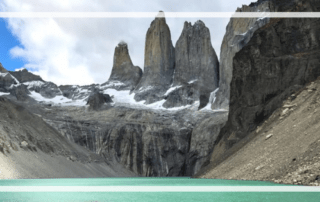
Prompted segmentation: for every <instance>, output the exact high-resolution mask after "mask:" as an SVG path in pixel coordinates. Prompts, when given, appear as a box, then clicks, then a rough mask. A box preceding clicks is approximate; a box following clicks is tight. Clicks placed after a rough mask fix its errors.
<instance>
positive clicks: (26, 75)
mask: <svg viewBox="0 0 320 202" xmlns="http://www.w3.org/2000/svg"><path fill="white" fill-rule="evenodd" d="M10 74H11V75H12V76H14V77H15V78H16V79H17V80H18V81H19V82H20V83H24V82H29V81H42V82H43V80H42V78H41V77H40V76H38V75H35V74H33V73H31V72H29V71H28V70H27V69H23V70H20V71H10Z"/></svg>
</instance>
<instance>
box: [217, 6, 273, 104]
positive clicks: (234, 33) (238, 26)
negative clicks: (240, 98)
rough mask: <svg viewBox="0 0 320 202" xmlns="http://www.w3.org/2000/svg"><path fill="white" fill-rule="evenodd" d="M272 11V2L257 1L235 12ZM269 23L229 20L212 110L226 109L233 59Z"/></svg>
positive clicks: (263, 20)
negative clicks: (256, 32)
mask: <svg viewBox="0 0 320 202" xmlns="http://www.w3.org/2000/svg"><path fill="white" fill-rule="evenodd" d="M269 11H274V5H273V3H272V1H258V2H257V3H252V4H251V5H249V6H246V5H243V6H242V8H238V9H237V11H236V12H269ZM269 21H270V18H263V19H262V18H261V19H257V18H231V19H230V21H229V23H228V25H227V28H226V33H225V35H224V38H223V41H222V45H221V52H220V80H219V91H218V92H217V94H216V97H217V99H216V100H215V102H214V103H213V104H212V109H219V108H228V107H229V96H230V82H231V79H232V69H233V57H234V56H235V54H236V53H237V52H239V51H240V50H241V49H242V48H243V47H244V46H245V45H246V44H247V43H248V42H249V41H250V39H251V37H252V36H253V34H254V32H255V31H256V30H257V29H259V28H260V27H262V26H264V25H265V24H267V23H268V22H269Z"/></svg>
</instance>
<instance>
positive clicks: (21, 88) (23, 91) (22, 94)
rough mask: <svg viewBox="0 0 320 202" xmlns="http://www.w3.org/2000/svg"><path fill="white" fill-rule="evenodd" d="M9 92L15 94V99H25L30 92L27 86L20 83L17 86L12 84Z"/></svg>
mask: <svg viewBox="0 0 320 202" xmlns="http://www.w3.org/2000/svg"><path fill="white" fill-rule="evenodd" d="M9 92H10V94H11V95H13V96H15V97H16V98H17V100H20V101H25V100H27V99H28V95H29V94H30V92H29V90H28V88H27V86H25V85H23V84H21V85H18V86H14V87H13V88H11V89H10V90H9Z"/></svg>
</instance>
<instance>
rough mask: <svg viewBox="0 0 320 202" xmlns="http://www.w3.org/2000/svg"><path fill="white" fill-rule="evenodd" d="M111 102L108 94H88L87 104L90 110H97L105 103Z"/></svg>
mask: <svg viewBox="0 0 320 202" xmlns="http://www.w3.org/2000/svg"><path fill="white" fill-rule="evenodd" d="M111 102H112V99H111V97H110V96H109V95H108V94H102V93H100V92H94V93H92V94H91V95H90V96H89V98H88V102H87V105H89V106H90V107H89V108H90V109H92V110H98V109H100V108H101V107H102V106H103V105H104V104H105V103H111Z"/></svg>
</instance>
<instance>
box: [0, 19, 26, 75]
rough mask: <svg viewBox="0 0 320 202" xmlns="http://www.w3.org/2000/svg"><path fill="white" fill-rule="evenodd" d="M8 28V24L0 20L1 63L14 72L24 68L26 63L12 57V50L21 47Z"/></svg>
mask: <svg viewBox="0 0 320 202" xmlns="http://www.w3.org/2000/svg"><path fill="white" fill-rule="evenodd" d="M7 26H8V24H7V22H6V21H5V20H4V19H2V18H0V33H1V37H0V62H1V63H2V65H3V66H4V67H5V68H6V69H7V70H10V71H14V70H15V69H19V68H21V67H23V66H24V64H25V62H24V61H23V60H22V59H21V58H13V57H12V56H11V55H10V49H11V48H13V47H15V46H19V45H20V43H19V41H18V39H17V38H16V37H14V36H12V34H11V32H10V31H9V30H8V28H7Z"/></svg>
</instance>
